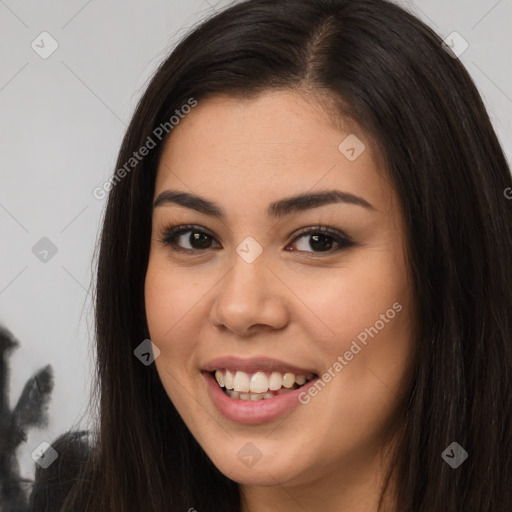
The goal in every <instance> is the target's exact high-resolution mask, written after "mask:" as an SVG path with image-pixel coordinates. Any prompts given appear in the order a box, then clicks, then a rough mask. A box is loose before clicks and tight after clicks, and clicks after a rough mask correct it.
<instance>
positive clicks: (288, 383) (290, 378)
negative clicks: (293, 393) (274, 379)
mask: <svg viewBox="0 0 512 512" xmlns="http://www.w3.org/2000/svg"><path fill="white" fill-rule="evenodd" d="M294 384H295V374H294V373H285V374H284V377H283V386H284V387H285V388H288V389H290V388H291V387H292V386H293V385H294Z"/></svg>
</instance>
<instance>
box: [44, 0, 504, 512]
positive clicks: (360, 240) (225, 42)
mask: <svg viewBox="0 0 512 512" xmlns="http://www.w3.org/2000/svg"><path fill="white" fill-rule="evenodd" d="M511 185H512V179H511V175H510V170H509V168H508V166H507V163H506V160H505V158H504V155H503V152H502V149H501V148H500V145H499V143H498V141H497V138H496V135H495V133H494V130H493V128H492V126H491V123H490V121H489V118H488V115H487V113H486V111H485V109H484V106H483V104H482V101H481V98H480V96H479V94H478V93H477V91H476V88H475V86H474V85H473V83H472V81H471V79H470V78H469V76H468V73H467V72H466V71H465V69H464V68H463V66H462V65H461V64H460V62H459V61H458V60H457V59H456V58H454V55H453V54H450V53H449V50H445V49H444V48H443V47H442V44H441V40H440V38H439V37H438V36H437V35H435V34H434V33H433V32H432V31H431V30H430V29H429V28H428V27H426V26H425V25H424V24H422V23H421V22H420V21H418V20H417V19H415V18H414V17H413V16H412V15H410V14H408V13H407V12H405V11H404V10H402V9H401V8H399V7H398V6H396V5H393V4H391V3H388V2H386V1H383V0H350V1H348V0H347V1H343V0H318V1H311V0H308V1H306V0H285V1H280V2H275V1H270V0H249V1H245V2H241V3H239V4H237V5H234V6H232V7H230V8H229V9H226V10H224V11H223V12H220V13H219V14H217V15H215V16H214V17H212V18H211V19H209V20H207V21H206V22H204V23H203V24H202V25H201V26H199V27H197V28H196V29H194V30H193V31H192V32H191V33H190V34H189V35H188V36H187V37H186V38H185V39H184V40H183V41H182V42H181V43H180V44H179V45H178V46H177V47H176V49H175V50H174V51H173V52H172V54H171V55H170V56H169V58H168V59H167V60H166V61H165V62H164V63H163V64H162V65H161V66H160V68H159V69H158V71H157V72H156V74H155V75H154V77H153V79H152V80H151V82H150V84H149V86H148V88H147V90H146V92H145V94H144V96H143V97H142V99H141V101H140V103H139V105H138V108H137V110H136V112H135V114H134V116H133V119H132V121H131V123H130V126H129V128H128V131H127V134H126V136H125V139H124V141H123V144H122V148H121V151H120V154H119V159H118V165H117V170H116V172H115V173H114V175H113V176H112V179H111V180H110V181H109V182H108V183H107V184H106V185H105V187H103V189H104V190H105V191H109V196H108V206H107V210H106V215H105V220H104V225H103V231H102V238H101V246H100V253H99V263H98V281H97V292H96V321H97V360H98V366H97V370H98V383H97V389H98V394H99V405H100V410H99V413H100V415H99V418H100V420H99V425H98V429H97V433H96V432H94V433H95V434H97V435H95V436H94V439H93V440H92V441H91V446H92V449H91V452H90V457H89V459H88V461H87V463H86V464H85V465H84V467H83V470H81V472H80V475H79V477H77V479H76V482H77V483H76V484H75V485H74V487H73V489H72V491H71V492H70V493H67V490H66V493H67V497H66V500H65V502H64V504H63V506H62V510H66V511H68V510H69V511H71V510H80V511H95V512H97V511H107V510H116V511H131V510H137V511H139V510H144V511H155V512H156V511H164V510H165V511H167V510H173V511H174V510H189V511H192V510H197V511H198V512H204V511H207V510H209V511H219V510H228V511H243V512H259V511H262V510H270V509H272V510H279V511H280V512H286V511H291V510H308V511H317V510H324V511H338V510H343V511H350V512H356V511H357V512H370V511H371V512H374V511H376V510H379V511H380V512H383V511H392V512H398V511H400V512H405V511H411V512H412V511H414V512H437V511H443V512H446V511H453V512H455V511H461V510H464V511H465V512H501V511H503V512H505V511H507V510H511V509H512V494H511V489H512V485H511V479H512V478H511V477H512V463H511V457H510V454H511V449H512V441H511V426H512V422H511V417H512V407H511V385H510V378H509V377H508V371H509V370H510V368H511V364H512V348H511V344H510V339H511V335H512V258H511V254H512V202H511V201H510V200H508V199H507V197H506V193H505V191H506V190H509V187H511ZM149 340H151V341H149ZM56 467H57V466H56ZM54 471H57V469H55V470H54Z"/></svg>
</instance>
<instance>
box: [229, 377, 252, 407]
mask: <svg viewBox="0 0 512 512" xmlns="http://www.w3.org/2000/svg"><path fill="white" fill-rule="evenodd" d="M233 385H234V390H235V391H240V392H241V393H242V392H243V393H247V392H248V391H249V388H250V381H249V375H247V373H245V372H236V374H235V380H234V381H233ZM242 400H244V399H243V398H242Z"/></svg>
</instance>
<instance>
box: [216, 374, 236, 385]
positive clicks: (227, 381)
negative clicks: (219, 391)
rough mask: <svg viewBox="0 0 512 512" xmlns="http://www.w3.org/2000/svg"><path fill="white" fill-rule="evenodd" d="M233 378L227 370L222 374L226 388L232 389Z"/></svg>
mask: <svg viewBox="0 0 512 512" xmlns="http://www.w3.org/2000/svg"><path fill="white" fill-rule="evenodd" d="M215 373H217V372H215ZM234 379H235V376H234V375H233V374H232V373H231V372H230V371H229V370H226V373H225V374H224V385H225V386H226V389H233V387H234V385H233V381H234Z"/></svg>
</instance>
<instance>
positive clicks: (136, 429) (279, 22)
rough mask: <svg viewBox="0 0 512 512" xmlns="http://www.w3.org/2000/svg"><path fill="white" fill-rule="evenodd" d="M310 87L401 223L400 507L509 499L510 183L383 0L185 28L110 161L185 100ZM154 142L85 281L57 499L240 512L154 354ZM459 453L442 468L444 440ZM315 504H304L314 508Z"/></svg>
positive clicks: (435, 46)
mask: <svg viewBox="0 0 512 512" xmlns="http://www.w3.org/2000/svg"><path fill="white" fill-rule="evenodd" d="M270 89H288V90H299V89H308V90H311V91H318V93H319V95H324V96H325V95H329V96H330V97H331V98H333V99H334V101H336V104H337V107H338V108H337V110H336V114H337V115H339V116H340V117H341V118H343V117H349V118H352V119H354V120H355V121H356V122H358V123H359V124H360V125H361V126H362V127H363V128H364V129H365V130H366V131H367V133H368V134H369V135H370V136H371V137H372V138H374V140H375V141H377V144H378V147H379V148H380V154H381V155H382V157H383V160H384V162H385V170H386V173H387V176H388V179H389V180H390V183H391V184H392V186H393V188H394V190H395V191H396V194H397V196H398V198H399V201H400V206H401V208H402V210H403V213H404V218H405V221H406V231H407V232H406V239H407V245H408V246H407V254H408V259H409V262H410V269H409V270H410V273H411V275H412V276H413V280H414V283H413V285H414V290H413V291H414V294H415V300H416V303H417V309H418V313H419V319H418V325H417V328H418V339H417V340H415V341H416V342H417V354H416V355H417V357H416V359H415V365H414V368H413V369H412V370H413V380H412V384H411V388H410V390H408V393H407V400H406V402H405V403H404V406H403V410H402V411H401V413H402V416H401V417H402V419H403V421H402V429H401V431H400V437H399V441H400V442H399V444H398V448H397V451H396V464H394V465H393V469H394V471H395V473H394V475H395V476H396V478H397V482H398V485H399V487H398V504H397V508H396V510H397V511H399V512H460V511H464V512H507V511H510V510H512V457H511V454H512V440H511V431H512V421H511V418H512V389H511V381H510V375H509V372H510V371H511V368H512V201H511V200H507V199H506V198H505V196H504V190H505V189H506V188H507V187H511V186H512V179H511V175H510V170H509V168H508V166H507V162H506V160H505V157H504V154H503V152H502V149H501V148H500V145H499V143H498V140H497V137H496V135H495V132H494V130H493V127H492V125H491V122H490V120H489V117H488V115H487V113H486V110H485V108H484V105H483V103H482V100H481V98H480V96H479V94H478V92H477V90H476V88H475V86H474V84H473V82H472V80H471V79H470V77H469V75H468V73H467V72H466V70H465V69H464V67H463V66H462V65H461V63H460V62H459V60H458V59H455V58H453V57H452V56H451V55H449V54H448V53H447V52H446V51H444V50H443V49H442V47H441V39H440V38H439V37H438V36H437V35H436V34H435V33H434V32H433V31H432V30H431V29H430V28H428V27H427V26H426V25H424V24H423V23H422V22H420V21H419V20H418V19H416V18H415V17H414V16H412V15H411V14H409V13H408V12H406V11H405V10H403V9H402V8H400V7H398V6H396V5H394V4H392V3H389V2H387V1H384V0H279V1H274V0H248V1H243V2H240V3H237V4H235V5H233V6H231V7H230V8H228V9H225V10H224V11H222V12H220V13H218V14H216V15H215V16H213V17H211V18H210V19H208V20H206V21H205V22H203V23H202V24H201V25H199V26H197V27H195V28H194V29H193V30H192V31H191V32H190V34H189V35H187V37H185V38H184V39H183V40H182V41H181V42H180V43H179V44H178V46H177V47H176V48H175V49H174V50H173V51H172V53H171V54H170V56H169V57H168V58H167V59H166V60H165V62H163V63H162V64H161V66H160V67H159V69H158V70H157V72H156V73H155V75H154V77H153V78H152V80H151V81H150V83H149V85H148V87H147V89H146V91H145V93H144V95H143V97H142V99H141V100H140V103H139V105H138V107H137V109H136V112H135V114H134V116H133V119H132V120H131V123H130V125H129V128H128V130H127V133H126V136H125V138H124V141H123V143H122V147H121V150H120V153H119V159H118V165H117V167H116V169H117V168H121V167H122V166H123V165H125V163H126V162H127V161H128V160H129V159H130V157H131V156H132V154H133V152H134V151H137V150H138V149H139V148H140V147H142V146H143V145H144V144H145V143H146V141H147V138H148V137H149V136H151V134H152V133H153V131H154V129H155V128H156V127H158V126H160V125H161V124H162V123H165V122H168V120H169V118H170V116H171V115H172V114H173V113H174V112H175V110H176V109H179V108H180V107H181V106H182V105H184V104H186V103H187V101H188V100H189V99H190V98H194V99H195V100H197V101H198V102H201V101H204V100H205V99H206V98H208V97H210V96H212V95H217V94H227V95H232V96H236V97H239V98H244V97H252V96H254V95H257V94H258V93H261V92H263V91H266V90H270ZM164 142H165V139H163V140H162V142H161V143H159V144H158V145H157V147H156V148H154V149H152V150H151V151H150V153H149V154H148V155H147V156H145V157H144V158H143V159H142V160H141V161H140V162H139V163H138V164H137V166H136V167H135V168H134V169H133V170H131V171H130V172H129V173H127V174H126V176H125V177H123V178H122V179H120V180H118V181H117V182H116V183H115V186H114V187H113V188H112V190H111V192H110V194H109V196H108V205H107V208H106V212H105V218H104V224H103V231H102V235H101V244H100V252H99V261H98V273H97V286H96V337H97V339H96V343H97V377H98V379H97V393H98V396H99V406H100V407H99V408H100V410H99V413H100V421H99V427H98V431H97V432H95V434H97V435H96V437H95V441H94V443H93V446H92V449H91V455H90V458H89V460H88V462H87V464H86V466H85V468H84V470H83V472H82V476H81V479H80V481H79V483H78V484H77V485H76V486H75V488H74V491H73V493H71V494H70V495H69V496H68V500H67V503H66V504H65V505H64V507H63V508H62V510H65V511H76V510H80V511H84V512H85V511H86V512H101V511H112V510H115V511H117V512H128V511H132V510H133V511H141V510H144V511H145V512H146V511H147V512H164V511H169V510H183V511H185V510H188V509H189V508H192V507H193V508H195V509H197V510H198V511H199V512H207V511H219V510H227V511H230V512H231V511H233V512H236V511H238V510H239V508H240V497H239V489H238V485H237V484H236V483H235V482H233V481H231V480H229V479H228V478H227V477H225V476H224V475H223V474H221V473H220V472H219V471H218V470H217V469H216V468H215V466H214V465H213V464H212V462H211V461H210V460H209V459H208V457H207V456H206V454H205V453H204V452H203V450H202V449H201V447H200V446H199V445H198V443H197V442H196V441H195V439H194V438H193V437H192V435H191V434H190V432H189V431H188V429H187V427H186V425H185V424H184V423H183V421H182V420H181V417H180V416H179V414H178V413H177V411H176V410H175V408H174V406H173V404H172V403H171V401H170V400H169V398H168V396H167V395H166V393H165V390H164V389H163V387H162V384H161V382H160V380H159V377H158V374H157V372H156V368H155V366H154V365H151V366H144V365H142V364H141V363H140V362H139V361H138V360H137V359H136V358H135V357H134V354H133V351H134V349H135V347H137V346H138V345H139V344H140V343H141V341H142V340H144V339H146V338H149V333H148V328H147V322H146V316H145V305H144V279H145V272H146V268H147V265H148V256H149V244H150V235H151V215H152V199H153V193H154V185H155V174H156V168H157V165H158V161H159V156H160V154H161V148H162V146H163V143H164ZM454 441H456V442H457V443H459V444H460V445H461V446H462V447H463V448H464V449H465V450H466V451H467V452H468V454H469V457H468V459H467V460H466V461H465V462H464V463H463V464H462V465H461V466H460V467H458V468H457V469H452V468H451V467H450V466H449V465H448V464H447V463H446V462H445V461H444V460H443V459H442V457H441V454H442V452H443V451H444V450H445V448H446V447H447V446H448V445H450V444H451V443H452V442H454ZM320 509H321V504H319V507H318V510H320Z"/></svg>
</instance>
